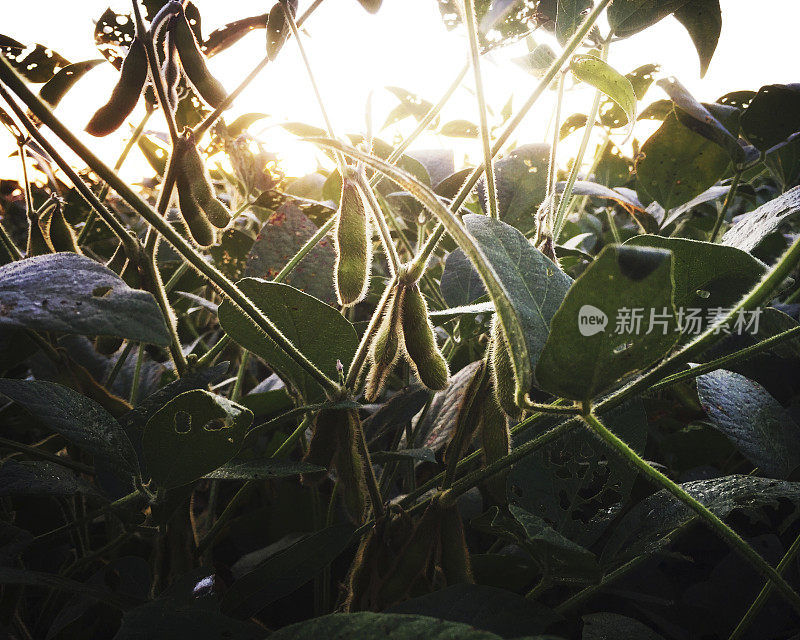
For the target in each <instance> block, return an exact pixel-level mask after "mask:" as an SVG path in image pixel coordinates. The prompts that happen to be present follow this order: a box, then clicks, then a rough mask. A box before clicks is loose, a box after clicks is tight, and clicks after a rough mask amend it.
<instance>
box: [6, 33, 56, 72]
mask: <svg viewBox="0 0 800 640" xmlns="http://www.w3.org/2000/svg"><path fill="white" fill-rule="evenodd" d="M0 54H2V55H3V57H5V59H6V60H8V62H9V64H10V65H11V66H12V67H14V69H16V70H17V73H19V74H20V75H21V76H22V77H23V78H25V79H26V80H27V81H29V82H33V83H39V82H47V81H48V80H50V78H52V77H53V75H54V74H55V73H57V72H58V71H59V70H61V69H63V68H64V67H66V66H68V65H69V64H70V62H69V60H67V59H66V58H65V57H64V56H62V55H60V54H59V53H58V52H56V51H53V50H52V49H50V48H48V47H45V46H44V45H42V44H39V43H35V44H34V45H33V46H32V47H31V46H29V45H26V44H23V43H21V42H18V41H17V40H14V39H13V38H9V37H8V36H4V35H2V34H0Z"/></svg>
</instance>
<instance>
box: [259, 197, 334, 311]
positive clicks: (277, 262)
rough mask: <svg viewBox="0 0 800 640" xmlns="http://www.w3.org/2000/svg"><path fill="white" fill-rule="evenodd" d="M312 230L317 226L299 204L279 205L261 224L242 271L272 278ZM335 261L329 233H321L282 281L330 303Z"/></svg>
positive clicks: (315, 229) (332, 296)
mask: <svg viewBox="0 0 800 640" xmlns="http://www.w3.org/2000/svg"><path fill="white" fill-rule="evenodd" d="M331 213H333V212H331ZM316 232H317V227H316V226H315V225H314V223H313V222H311V220H309V219H308V217H306V215H305V214H304V213H303V212H302V211H301V210H300V208H299V207H297V206H295V205H293V204H291V203H286V204H284V205H282V206H281V207H280V208H279V209H278V210H277V211H276V212H275V213H273V214H272V215H271V216H270V218H269V220H267V223H266V224H265V225H264V226H263V227H261V231H260V232H259V234H258V239H257V240H256V242H255V244H254V245H253V248H252V249H251V250H250V253H249V254H248V256H247V267H246V268H245V271H244V275H245V276H249V277H256V278H264V279H267V280H270V279H272V278H274V277H275V276H276V275H278V273H279V272H280V270H281V269H282V268H283V267H285V266H286V264H287V263H288V262H289V260H291V259H292V257H293V256H294V255H295V254H296V253H297V252H298V251H299V250H300V249H301V248H302V247H303V245H304V244H305V243H306V241H307V240H308V239H309V238H311V237H312V236H313V235H314V234H315V233H316ZM335 261H336V252H335V251H334V249H333V242H332V240H331V238H330V237H325V238H323V239H322V240H320V241H319V242H318V243H317V246H315V247H314V248H313V249H312V250H311V251H309V252H308V254H307V255H306V256H305V257H304V258H303V259H302V260H301V261H300V262H299V263H298V264H297V266H296V267H295V268H294V270H293V271H292V272H291V273H290V274H289V276H288V277H287V279H286V283H287V284H290V285H292V286H293V287H295V288H297V289H300V291H304V292H305V293H308V294H309V295H312V296H314V297H315V298H319V299H320V300H323V301H325V302H328V303H331V304H332V303H334V302H336V293H335V291H334V290H333V265H334V262H335Z"/></svg>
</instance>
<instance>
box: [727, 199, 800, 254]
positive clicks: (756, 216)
mask: <svg viewBox="0 0 800 640" xmlns="http://www.w3.org/2000/svg"><path fill="white" fill-rule="evenodd" d="M798 213H800V186H798V187H795V188H794V189H790V190H789V191H787V192H786V193H783V194H781V195H779V196H778V197H777V198H774V199H773V200H770V201H768V202H765V203H764V204H762V205H761V206H760V207H758V209H755V210H754V211H751V212H749V213H746V214H744V215H742V216H740V217H739V218H738V219H737V221H736V223H735V224H734V225H733V226H732V227H731V228H730V229H728V230H727V231H726V232H725V235H724V236H722V244H724V245H727V246H729V247H736V248H737V249H741V250H742V251H748V252H752V251H753V249H755V248H756V247H758V245H759V244H761V241H762V240H764V239H765V238H766V237H767V236H768V235H770V234H772V233H774V232H776V231H778V230H779V229H780V228H781V227H782V226H783V225H784V224H785V223H787V222H789V221H790V220H792V219H794V217H795V216H796V215H797V214H798Z"/></svg>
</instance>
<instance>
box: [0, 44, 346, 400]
mask: <svg viewBox="0 0 800 640" xmlns="http://www.w3.org/2000/svg"><path fill="white" fill-rule="evenodd" d="M0 80H2V81H3V82H4V83H5V84H6V85H7V86H8V87H9V88H10V89H11V90H12V91H13V92H14V93H16V94H17V95H18V96H19V97H20V98H21V99H22V101H23V102H24V103H25V104H26V106H27V107H28V108H29V109H30V110H31V111H32V112H33V113H34V114H35V115H36V117H38V118H39V119H40V120H41V121H42V122H43V123H44V124H45V125H46V126H48V127H49V128H50V129H52V131H53V132H54V133H55V134H56V135H57V136H58V137H59V138H61V140H62V141H63V142H64V143H65V144H67V146H69V147H70V148H71V149H72V150H73V151H74V152H75V153H76V154H77V155H78V157H80V158H81V160H83V161H84V162H85V163H86V164H87V165H88V166H89V167H91V169H92V170H93V171H94V172H95V173H97V175H98V176H100V178H101V179H102V180H105V181H106V182H108V183H109V184H110V185H111V187H112V188H113V189H114V190H115V191H116V192H117V193H118V194H119V195H120V197H122V198H123V199H124V200H125V201H126V202H127V203H128V204H129V205H130V206H131V207H132V208H133V209H134V210H135V211H136V212H137V213H138V214H139V215H141V216H142V217H143V218H144V219H145V221H146V222H148V223H149V224H150V225H151V226H152V227H154V228H155V230H156V231H158V232H159V233H160V234H161V235H162V236H163V237H164V238H165V239H166V240H167V242H169V243H170V244H171V245H172V246H173V247H174V248H175V250H176V251H177V252H178V253H179V254H181V256H183V258H184V259H185V260H186V261H187V262H189V264H191V266H193V267H194V268H195V269H196V270H197V271H198V272H200V274H202V275H203V276H205V277H206V278H207V279H208V280H209V281H210V283H212V284H213V285H214V286H215V287H216V288H217V289H218V290H219V291H220V292H222V293H223V294H224V295H225V296H226V297H227V298H229V299H230V300H231V302H232V303H233V304H234V305H235V306H237V307H238V308H239V309H241V310H242V312H243V313H244V314H245V315H246V316H248V317H249V318H250V320H251V321H252V322H253V323H254V325H255V326H256V327H258V328H259V329H260V330H261V331H263V332H264V333H266V334H267V335H268V336H269V337H270V338H272V339H273V340H274V341H275V342H276V343H277V344H278V345H279V346H280V347H281V349H283V350H284V351H285V352H286V353H287V355H288V356H289V357H290V358H291V359H292V360H294V361H295V362H296V363H297V364H298V366H300V367H302V368H303V369H304V370H305V371H306V372H307V373H308V374H309V375H310V376H311V377H312V378H314V380H315V381H316V382H318V383H319V384H320V386H322V388H323V389H325V390H326V391H328V392H330V393H332V394H333V395H335V394H336V393H337V392H338V391H339V385H338V384H337V383H336V382H334V381H333V380H331V379H330V378H329V377H328V376H326V375H325V374H324V373H323V372H322V371H320V369H319V368H318V367H317V366H316V365H315V364H314V363H312V362H311V361H310V360H309V359H308V358H307V357H306V356H305V355H304V354H303V353H301V352H300V351H299V350H298V349H297V347H295V346H294V344H293V343H292V342H291V341H290V340H289V339H288V338H287V337H286V336H284V335H283V333H281V331H280V330H279V329H278V328H277V327H276V326H275V325H274V324H273V322H272V321H271V320H270V319H269V318H267V317H266V316H265V315H264V313H263V312H262V311H261V310H260V309H259V308H258V307H257V306H256V305H255V304H254V303H253V302H252V301H251V300H250V299H249V298H248V297H247V296H246V295H245V294H244V293H243V292H242V291H241V290H240V289H239V288H238V287H237V286H236V285H235V284H234V283H233V282H231V281H230V280H229V279H228V278H227V277H225V275H224V274H222V273H221V272H220V271H219V270H217V269H216V268H215V267H214V266H213V265H211V264H209V263H208V262H206V260H205V259H204V258H203V256H202V255H201V254H200V253H198V252H197V250H195V248H194V247H193V246H192V245H191V244H190V243H189V242H188V241H187V240H186V239H184V238H183V237H182V236H181V235H180V233H178V232H177V231H176V230H175V229H174V228H173V227H172V226H171V225H170V224H168V223H167V222H166V220H164V219H163V218H162V217H161V216H159V215H158V213H157V212H156V211H154V210H153V209H152V207H150V205H148V204H147V203H146V202H145V201H144V200H142V199H141V198H140V197H139V195H138V194H136V192H134V191H133V189H131V187H130V186H128V185H127V184H126V183H125V182H124V181H123V180H121V179H120V178H119V177H118V176H117V175H116V174H115V173H114V172H113V171H112V170H111V169H110V168H109V167H107V166H106V165H105V163H103V161H102V160H100V158H98V157H97V156H96V155H95V154H94V153H92V151H91V150H89V148H88V147H86V145H84V144H83V143H82V142H81V141H80V140H78V138H77V137H76V136H75V135H74V134H73V133H72V132H71V131H70V130H69V129H68V128H67V127H65V126H64V125H63V124H62V123H61V121H60V120H59V119H58V118H57V117H56V116H55V115H54V114H53V112H52V111H51V110H50V109H49V107H48V106H47V105H45V104H44V103H43V102H42V101H41V99H40V98H39V97H38V96H36V95H35V94H34V93H33V92H32V91H31V90H30V89H29V88H28V87H27V85H26V84H25V82H24V81H23V80H22V79H21V78H20V77H19V75H18V74H17V72H16V71H15V70H14V69H13V67H11V65H9V63H8V62H7V61H6V59H5V57H3V56H0ZM125 235H126V237H128V238H130V236H128V234H127V233H126V234H125Z"/></svg>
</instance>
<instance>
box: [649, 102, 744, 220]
mask: <svg viewBox="0 0 800 640" xmlns="http://www.w3.org/2000/svg"><path fill="white" fill-rule="evenodd" d="M642 154H643V158H642V159H641V160H639V162H638V163H637V164H636V173H637V175H638V185H639V188H643V189H644V191H645V192H646V193H647V195H649V196H650V197H651V198H652V199H654V200H656V201H657V202H658V204H660V205H661V206H662V207H664V209H667V210H669V209H673V208H675V207H677V206H679V205H681V204H683V203H685V202H688V201H689V200H691V199H692V198H694V197H695V196H697V195H699V194H701V193H703V191H705V190H706V189H708V188H709V187H710V186H712V185H713V184H715V183H716V182H717V180H719V179H720V178H722V176H723V175H724V174H725V170H726V169H727V168H728V164H729V162H730V158H729V156H728V153H727V152H726V151H725V150H724V149H722V147H720V146H719V145H717V144H715V143H713V142H711V141H710V140H708V139H706V138H704V137H703V136H701V135H700V134H698V133H695V132H694V131H691V130H690V129H688V128H687V127H685V126H684V125H683V124H681V123H680V122H679V121H678V118H677V116H676V115H675V114H674V113H672V114H670V115H669V116H667V118H666V119H665V120H664V123H663V124H662V125H661V127H659V129H658V131H656V132H655V133H654V134H653V135H652V136H650V137H649V138H648V139H647V141H646V142H645V143H644V145H643V146H642ZM640 195H641V194H640Z"/></svg>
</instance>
